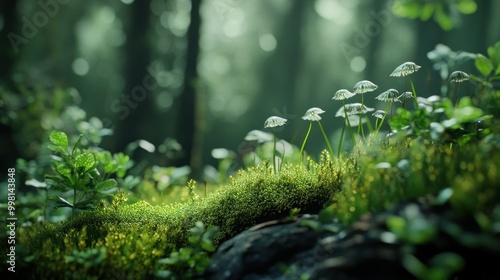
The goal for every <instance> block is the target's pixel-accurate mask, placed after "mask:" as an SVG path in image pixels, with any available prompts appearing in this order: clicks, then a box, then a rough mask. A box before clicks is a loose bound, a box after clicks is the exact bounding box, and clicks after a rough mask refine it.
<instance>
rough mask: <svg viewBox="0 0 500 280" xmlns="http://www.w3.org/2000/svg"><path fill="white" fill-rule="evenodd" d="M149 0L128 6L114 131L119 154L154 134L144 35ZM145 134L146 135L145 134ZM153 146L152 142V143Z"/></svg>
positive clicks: (146, 47) (148, 14) (147, 57)
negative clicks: (121, 87) (122, 78)
mask: <svg viewBox="0 0 500 280" xmlns="http://www.w3.org/2000/svg"><path fill="white" fill-rule="evenodd" d="M150 4H151V0H141V1H134V2H133V4H132V5H130V8H129V9H130V12H131V15H130V21H129V27H128V32H127V33H128V36H127V42H126V43H125V61H126V63H125V78H126V84H125V88H124V92H123V93H122V96H121V97H120V99H121V101H122V102H121V103H120V104H121V106H123V107H120V108H123V110H121V111H120V112H121V113H122V114H120V115H119V116H118V119H117V122H116V129H115V137H114V138H115V139H116V141H118V142H117V143H116V148H117V150H119V151H123V150H124V149H125V147H126V146H127V145H128V144H129V143H131V142H133V141H135V140H137V139H145V140H148V141H151V142H154V141H153V140H152V139H151V137H154V134H158V133H157V132H158V130H157V129H156V128H154V127H152V126H153V124H154V122H153V120H154V112H155V106H154V103H153V96H152V91H151V87H150V86H149V85H152V84H153V83H151V78H153V77H151V78H149V79H148V80H146V78H147V77H149V75H150V74H149V73H148V70H147V69H148V65H149V59H150V56H149V52H150V46H149V43H148V39H147V34H148V33H149V30H150V28H151V27H150V24H149V23H150V21H149V20H150ZM145 80H146V82H145ZM147 133H149V134H147ZM155 144H156V143H155Z"/></svg>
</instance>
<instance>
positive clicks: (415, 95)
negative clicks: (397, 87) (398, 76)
mask: <svg viewBox="0 0 500 280" xmlns="http://www.w3.org/2000/svg"><path fill="white" fill-rule="evenodd" d="M410 84H411V91H412V92H413V97H414V98H413V99H414V100H415V110H417V109H418V101H417V91H416V90H415V86H414V85H413V81H412V79H411V77H410Z"/></svg>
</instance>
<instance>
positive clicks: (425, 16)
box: [420, 4, 434, 21]
mask: <svg viewBox="0 0 500 280" xmlns="http://www.w3.org/2000/svg"><path fill="white" fill-rule="evenodd" d="M433 13H434V4H425V5H424V7H423V8H422V10H421V11H420V19H421V20H423V21H426V20H429V19H430V18H431V16H432V14H433Z"/></svg>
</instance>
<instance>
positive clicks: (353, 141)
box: [344, 101, 356, 147]
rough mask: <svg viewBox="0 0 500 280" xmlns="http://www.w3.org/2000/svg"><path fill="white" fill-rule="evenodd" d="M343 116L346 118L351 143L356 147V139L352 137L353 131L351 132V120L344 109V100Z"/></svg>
mask: <svg viewBox="0 0 500 280" xmlns="http://www.w3.org/2000/svg"><path fill="white" fill-rule="evenodd" d="M344 116H345V120H347V125H348V126H349V132H350V133H351V140H352V144H353V146H354V147H356V139H355V138H354V133H353V132H352V126H351V121H350V120H349V118H348V117H347V112H346V111H345V101H344Z"/></svg>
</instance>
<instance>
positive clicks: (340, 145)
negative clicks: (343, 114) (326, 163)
mask: <svg viewBox="0 0 500 280" xmlns="http://www.w3.org/2000/svg"><path fill="white" fill-rule="evenodd" d="M345 123H346V120H344V125H342V133H341V134H340V141H339V147H338V148H337V157H340V148H341V147H342V142H344V132H345Z"/></svg>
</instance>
